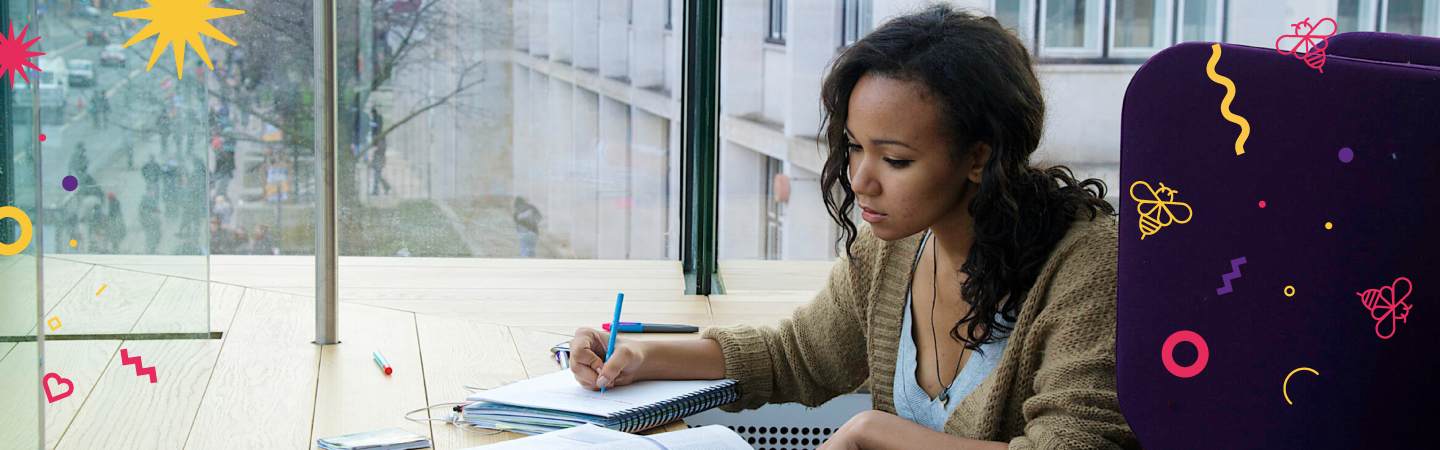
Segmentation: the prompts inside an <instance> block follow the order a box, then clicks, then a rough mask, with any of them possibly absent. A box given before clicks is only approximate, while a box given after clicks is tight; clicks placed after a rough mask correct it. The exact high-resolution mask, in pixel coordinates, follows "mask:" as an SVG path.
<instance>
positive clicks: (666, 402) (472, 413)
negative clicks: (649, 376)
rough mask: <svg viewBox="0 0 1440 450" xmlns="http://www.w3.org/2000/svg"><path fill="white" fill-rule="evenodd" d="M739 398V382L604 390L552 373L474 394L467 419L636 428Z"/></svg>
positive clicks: (546, 426)
mask: <svg viewBox="0 0 1440 450" xmlns="http://www.w3.org/2000/svg"><path fill="white" fill-rule="evenodd" d="M737 398H738V393H737V392H736V390H735V380H698V381H640V382H636V383H634V384H630V385H626V386H620V387H615V388H609V389H606V390H605V393H603V394H602V393H600V392H595V391H591V390H589V389H585V388H584V387H582V386H580V383H578V382H576V381H575V376H574V375H572V374H571V373H570V372H569V371H559V372H553V373H550V374H548V375H542V376H539V377H536V378H531V379H529V380H524V381H520V382H516V383H512V384H509V385H505V386H502V387H499V388H496V389H491V390H488V391H483V392H478V393H475V394H472V395H470V396H469V397H468V398H467V400H468V401H470V402H473V403H471V404H469V405H466V406H465V408H464V420H465V422H467V423H469V424H471V425H475V426H478V427H482V428H491V429H496V430H505V431H514V432H517V433H523V434H541V433H547V432H551V431H556V430H563V429H566V428H570V427H575V426H579V425H583V424H587V423H589V424H594V425H597V426H600V427H604V428H609V429H611V430H617V431H624V432H630V433H633V432H637V431H642V430H646V429H649V428H653V427H656V426H660V425H664V424H667V423H670V422H674V421H676V420H680V419H683V418H685V417H686V416H689V415H692V414H695V413H699V412H701V411H705V410H708V409H710V408H714V407H717V406H720V405H724V404H727V403H731V402H734V401H735V400H736V399H737Z"/></svg>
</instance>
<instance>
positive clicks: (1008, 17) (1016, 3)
mask: <svg viewBox="0 0 1440 450" xmlns="http://www.w3.org/2000/svg"><path fill="white" fill-rule="evenodd" d="M1023 1H1024V0H995V19H996V20H999V21H1000V24H1001V25H1004V26H1005V28H1009V29H1012V30H1019V29H1020V10H1021V9H1020V3H1022V2H1023Z"/></svg>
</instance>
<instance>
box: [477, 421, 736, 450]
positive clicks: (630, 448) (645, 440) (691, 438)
mask: <svg viewBox="0 0 1440 450" xmlns="http://www.w3.org/2000/svg"><path fill="white" fill-rule="evenodd" d="M542 449H546V450H548V449H574V450H637V449H655V450H752V449H753V447H751V446H750V444H747V443H745V440H744V439H741V438H740V435H738V434H735V432H734V431H730V429H729V428H725V427H723V426H720V425H708V426H703V427H699V428H690V429H686V430H680V431H671V432H669V433H660V434H652V435H648V436H642V435H637V434H630V433H622V432H619V431H615V430H611V429H608V428H601V427H598V426H595V425H591V424H585V425H580V426H577V427H573V428H566V429H564V430H560V431H553V432H549V433H545V434H539V435H535V436H530V437H525V438H520V439H516V440H513V441H505V442H501V443H498V444H490V445H486V446H482V447H474V448H472V449H470V450H542Z"/></svg>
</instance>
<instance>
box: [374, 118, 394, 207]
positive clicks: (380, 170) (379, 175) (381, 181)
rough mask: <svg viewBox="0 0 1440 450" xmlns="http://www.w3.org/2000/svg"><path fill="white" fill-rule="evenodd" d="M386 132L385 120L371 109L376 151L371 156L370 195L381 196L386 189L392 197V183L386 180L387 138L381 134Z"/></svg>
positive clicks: (386, 192) (387, 193)
mask: <svg viewBox="0 0 1440 450" xmlns="http://www.w3.org/2000/svg"><path fill="white" fill-rule="evenodd" d="M384 130H385V122H384V118H382V117H381V116H380V111H378V110H376V109H375V107H373V106H372V107H370V139H371V142H373V143H374V146H375V150H374V151H373V152H371V154H370V180H371V181H370V195H380V187H381V186H383V187H385V195H390V182H389V181H386V180H385V151H386V148H385V147H386V146H385V137H384V136H383V135H382V134H381V133H383V132H384Z"/></svg>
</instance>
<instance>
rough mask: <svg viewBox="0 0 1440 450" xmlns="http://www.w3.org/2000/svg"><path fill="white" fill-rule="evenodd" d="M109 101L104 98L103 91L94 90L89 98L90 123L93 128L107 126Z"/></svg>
mask: <svg viewBox="0 0 1440 450" xmlns="http://www.w3.org/2000/svg"><path fill="white" fill-rule="evenodd" d="M109 113H110V99H109V98H106V97H105V90H104V89H96V90H95V94H94V95H92V96H91V98H90V121H91V123H93V124H94V125H95V128H100V127H104V126H108V125H109V123H110V122H109V120H108V119H109V117H108V116H109Z"/></svg>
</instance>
